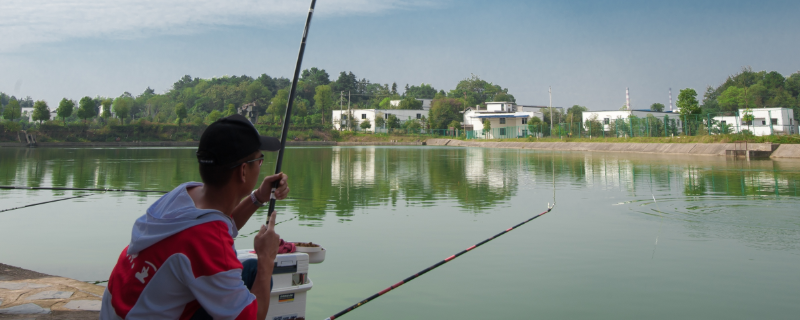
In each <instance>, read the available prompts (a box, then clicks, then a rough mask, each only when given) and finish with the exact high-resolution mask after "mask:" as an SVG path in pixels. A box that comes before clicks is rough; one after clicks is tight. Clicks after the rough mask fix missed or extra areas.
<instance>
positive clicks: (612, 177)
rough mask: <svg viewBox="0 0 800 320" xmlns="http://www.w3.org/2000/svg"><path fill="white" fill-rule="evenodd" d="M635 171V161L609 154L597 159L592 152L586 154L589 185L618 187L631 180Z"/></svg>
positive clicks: (585, 166)
mask: <svg viewBox="0 0 800 320" xmlns="http://www.w3.org/2000/svg"><path fill="white" fill-rule="evenodd" d="M633 172H634V168H633V163H631V162H630V161H629V160H620V159H616V158H609V157H608V156H607V155H599V156H598V159H595V158H594V157H593V155H592V154H591V153H587V154H586V155H585V156H584V173H585V174H586V175H585V179H586V186H588V187H592V186H595V185H600V186H604V187H613V188H618V187H621V186H624V185H627V184H628V182H630V181H631V180H630V179H631V177H632V176H633Z"/></svg>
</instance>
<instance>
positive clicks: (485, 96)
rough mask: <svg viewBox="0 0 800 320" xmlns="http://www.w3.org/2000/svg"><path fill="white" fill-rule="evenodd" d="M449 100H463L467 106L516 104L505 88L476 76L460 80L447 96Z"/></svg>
mask: <svg viewBox="0 0 800 320" xmlns="http://www.w3.org/2000/svg"><path fill="white" fill-rule="evenodd" d="M447 96H448V97H451V98H464V99H465V100H466V103H467V105H468V106H475V105H477V104H481V103H485V102H490V101H498V99H499V100H500V101H508V102H516V101H517V100H516V99H515V98H514V96H513V95H511V94H509V93H508V89H507V88H502V87H500V86H499V85H496V84H493V83H491V82H487V81H485V80H482V79H481V78H479V77H478V76H476V75H474V74H473V75H472V77H470V78H467V79H464V80H461V81H460V82H459V83H458V85H456V88H455V89H454V90H450V92H449V93H448V94H447Z"/></svg>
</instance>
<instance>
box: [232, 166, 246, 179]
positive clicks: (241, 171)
mask: <svg viewBox="0 0 800 320" xmlns="http://www.w3.org/2000/svg"><path fill="white" fill-rule="evenodd" d="M234 176H236V180H237V181H236V182H238V183H245V181H247V165H240V166H238V167H236V169H235V173H234Z"/></svg>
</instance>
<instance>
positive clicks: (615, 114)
mask: <svg viewBox="0 0 800 320" xmlns="http://www.w3.org/2000/svg"><path fill="white" fill-rule="evenodd" d="M648 115H652V116H654V117H656V118H657V119H658V120H661V121H664V119H669V120H675V121H676V123H677V125H678V128H680V127H681V124H680V114H678V113H673V112H657V111H650V110H605V111H584V112H583V119H582V123H583V125H584V127H585V128H586V129H587V130H588V129H589V127H586V121H587V120H597V121H600V123H602V124H603V131H606V132H608V131H611V127H610V124H611V123H612V122H613V121H616V120H617V119H623V120H624V119H628V118H630V117H631V116H634V117H637V118H647V116H648Z"/></svg>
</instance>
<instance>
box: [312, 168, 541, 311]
mask: <svg viewBox="0 0 800 320" xmlns="http://www.w3.org/2000/svg"><path fill="white" fill-rule="evenodd" d="M551 161H552V162H551V166H550V167H551V168H552V170H553V204H552V205H551V204H550V203H547V211H545V212H542V213H540V214H538V215H535V216H533V217H532V218H530V219H528V220H525V221H522V222H520V223H518V224H517V225H515V226H513V227H511V228H508V229H506V230H505V231H503V232H500V233H498V234H496V235H494V236H493V237H491V238H489V239H486V240H483V241H481V242H479V243H478V244H476V245H474V246H471V247H469V248H467V249H464V250H462V251H461V252H459V253H456V254H454V255H452V256H449V257H447V258H446V259H444V260H442V261H439V262H437V263H436V264H434V265H432V266H430V267H427V268H425V269H424V270H422V271H420V272H418V273H416V274H414V275H413V276H410V277H408V278H405V279H403V281H400V282H398V283H395V284H393V285H392V286H390V287H388V288H386V289H383V290H381V291H380V292H378V293H376V294H373V295H372V296H370V297H369V298H367V299H365V300H363V301H361V302H359V303H356V304H354V305H352V306H350V307H349V308H347V309H344V310H342V311H341V312H339V313H337V314H335V315H332V316H330V317H328V318H326V319H325V320H333V319H337V318H340V317H341V316H343V315H345V314H346V313H348V312H350V311H353V310H355V309H356V308H358V307H360V306H363V305H365V304H367V302H370V301H372V300H375V299H377V298H378V297H380V296H382V295H384V294H386V293H387V292H389V291H392V290H394V289H397V288H398V287H400V286H402V285H404V284H406V283H408V282H409V281H411V280H414V279H416V278H419V276H421V275H423V274H426V273H428V271H431V270H433V269H436V268H438V267H440V266H442V265H443V264H445V263H448V262H450V261H453V260H454V259H455V258H458V257H459V256H461V255H462V254H465V253H467V252H470V251H472V250H473V249H475V248H477V247H480V246H482V245H484V244H486V243H487V242H489V241H492V240H494V239H497V238H499V237H500V236H502V235H504V234H506V233H508V232H510V231H511V230H514V229H517V228H519V227H521V226H522V225H524V224H526V223H528V222H531V221H533V220H534V219H536V218H538V217H541V216H543V215H545V214H547V213H548V212H550V211H553V208H555V206H556V167H555V153H552V157H551Z"/></svg>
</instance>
